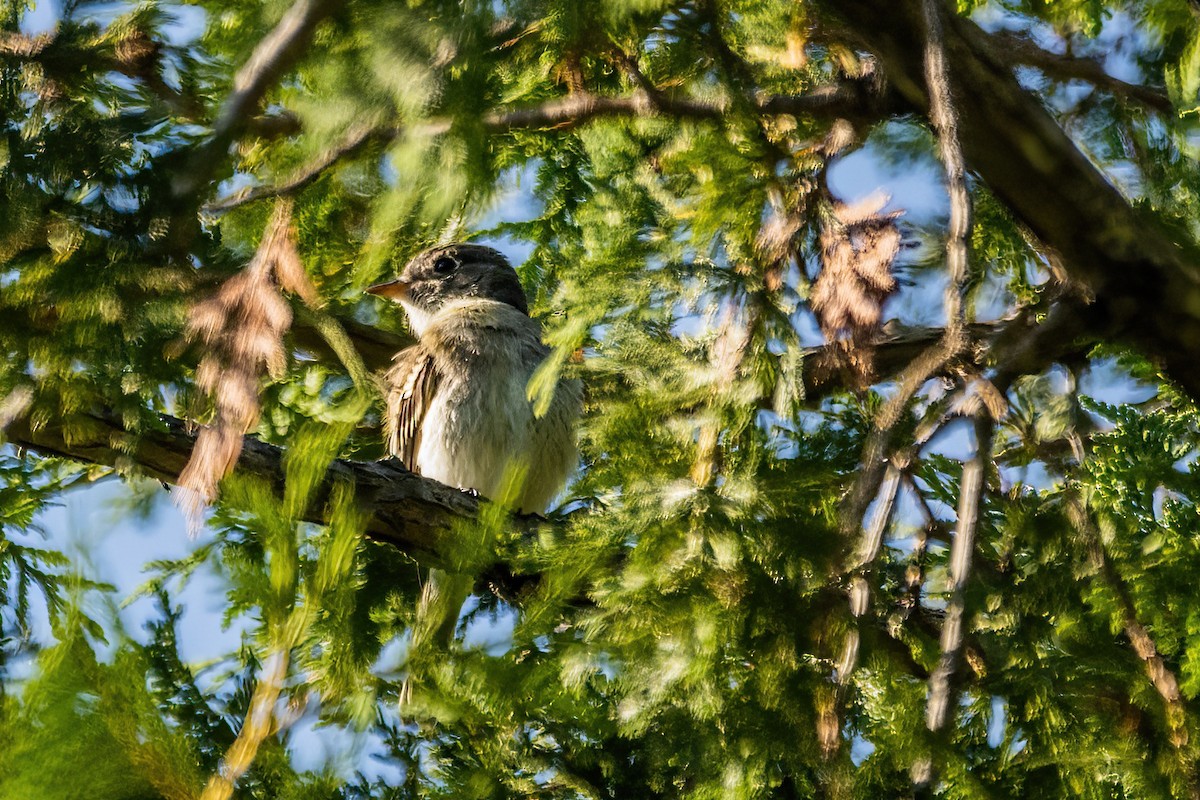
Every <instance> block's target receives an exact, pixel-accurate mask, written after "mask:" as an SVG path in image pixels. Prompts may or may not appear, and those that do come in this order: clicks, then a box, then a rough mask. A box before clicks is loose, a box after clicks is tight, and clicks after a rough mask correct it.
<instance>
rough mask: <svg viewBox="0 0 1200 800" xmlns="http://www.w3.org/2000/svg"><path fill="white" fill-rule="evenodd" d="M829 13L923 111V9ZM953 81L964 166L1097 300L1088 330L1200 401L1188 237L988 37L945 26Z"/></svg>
mask: <svg viewBox="0 0 1200 800" xmlns="http://www.w3.org/2000/svg"><path fill="white" fill-rule="evenodd" d="M823 5H824V6H825V7H826V8H827V10H828V11H829V13H830V14H831V15H834V16H837V17H840V18H841V19H842V20H843V21H844V22H845V23H846V25H847V27H848V28H850V29H852V30H853V31H854V32H855V34H856V35H857V36H858V37H860V39H861V40H862V41H863V43H864V44H865V45H866V46H867V47H869V49H870V50H872V51H873V52H874V53H875V54H876V55H877V56H878V57H879V58H880V60H881V62H882V64H883V67H884V71H885V73H886V74H887V77H888V80H889V81H890V82H891V84H892V86H893V87H894V88H895V89H896V91H897V92H899V93H900V94H901V95H902V96H903V97H904V98H905V100H907V101H908V102H909V103H911V104H912V106H913V107H915V108H917V109H920V110H922V111H925V110H927V109H928V107H929V98H928V94H927V92H926V89H925V82H924V79H923V64H922V60H921V53H922V49H923V48H922V43H923V25H922V22H921V4H920V3H919V2H913V1H912V0H909V1H908V2H901V3H896V2H891V1H890V0H838V2H826V3H823ZM944 37H945V45H946V62H947V74H948V76H949V78H950V83H951V90H952V92H953V94H954V97H955V100H956V102H957V106H958V111H959V117H960V125H959V136H960V139H961V141H962V146H963V151H964V155H965V156H966V160H967V166H968V167H969V168H970V169H971V170H973V171H974V172H975V173H977V174H978V175H979V176H980V177H981V178H982V179H983V180H984V181H985V182H986V183H987V185H988V187H989V188H990V189H991V190H992V191H993V192H994V193H995V194H996V195H997V196H998V197H999V198H1000V199H1001V200H1003V201H1004V202H1005V203H1006V204H1007V206H1008V207H1009V208H1010V209H1012V211H1013V212H1014V213H1015V214H1016V216H1017V217H1018V218H1019V219H1020V220H1021V221H1022V222H1023V223H1024V224H1025V225H1026V226H1028V228H1029V230H1030V231H1032V233H1033V234H1034V235H1035V236H1036V237H1037V238H1038V240H1040V242H1042V243H1043V244H1044V245H1046V246H1048V247H1049V248H1050V249H1052V250H1054V251H1055V252H1056V253H1057V254H1058V255H1059V256H1061V258H1062V264H1063V266H1064V268H1065V269H1066V270H1067V272H1068V274H1069V276H1070V277H1071V278H1072V279H1073V280H1075V281H1077V282H1078V283H1080V284H1081V285H1083V286H1085V287H1086V288H1087V290H1088V291H1089V292H1090V294H1091V295H1092V296H1093V297H1094V298H1095V302H1094V303H1093V304H1092V305H1091V307H1089V308H1088V310H1087V315H1088V318H1089V325H1091V326H1093V327H1094V328H1095V329H1096V330H1103V331H1104V332H1105V334H1106V335H1109V336H1112V337H1114V338H1116V339H1117V340H1121V341H1124V342H1125V343H1127V344H1132V345H1134V346H1135V347H1138V348H1139V349H1141V350H1142V351H1143V352H1144V353H1145V354H1146V355H1148V356H1150V357H1151V358H1154V359H1156V360H1157V361H1158V362H1159V363H1161V364H1162V365H1163V367H1164V368H1165V370H1166V372H1167V374H1168V375H1169V376H1170V377H1171V378H1173V379H1174V380H1175V381H1176V382H1178V383H1179V384H1180V385H1181V386H1182V387H1183V388H1184V389H1185V390H1186V391H1187V392H1188V393H1189V394H1190V395H1191V396H1192V397H1193V398H1200V369H1198V368H1197V360H1196V353H1197V352H1200V311H1197V309H1200V253H1198V252H1197V248H1196V245H1195V244H1194V243H1193V242H1191V241H1189V240H1187V239H1186V236H1183V235H1179V234H1177V233H1176V232H1174V231H1172V230H1169V229H1168V228H1167V227H1166V225H1165V224H1164V223H1163V222H1162V221H1161V220H1160V219H1158V218H1155V217H1153V216H1152V215H1150V214H1148V213H1143V212H1140V211H1138V210H1136V209H1135V208H1134V207H1133V206H1132V205H1130V203H1129V202H1128V201H1127V200H1126V199H1125V197H1123V196H1122V195H1121V193H1120V191H1118V190H1117V189H1116V187H1114V186H1113V185H1112V184H1111V183H1110V182H1109V181H1108V179H1107V178H1106V177H1105V176H1104V175H1103V174H1102V173H1101V172H1100V171H1099V170H1098V169H1097V168H1096V167H1095V165H1093V163H1092V162H1091V161H1090V160H1089V159H1088V158H1087V156H1085V155H1084V154H1083V153H1082V152H1080V150H1079V148H1078V147H1076V146H1075V144H1074V142H1072V141H1071V139H1070V137H1069V136H1068V135H1067V134H1066V133H1065V132H1064V131H1063V130H1062V128H1061V127H1060V126H1059V125H1058V123H1057V122H1056V121H1055V120H1054V118H1053V117H1052V116H1051V115H1050V113H1049V112H1048V111H1047V110H1046V109H1045V107H1044V106H1043V105H1042V103H1041V102H1040V101H1039V100H1038V98H1037V97H1036V96H1035V95H1033V94H1031V93H1030V92H1028V91H1026V90H1025V89H1023V88H1022V87H1021V85H1020V84H1019V83H1018V82H1017V79H1016V77H1015V76H1014V75H1013V72H1012V64H1011V62H1009V61H1007V60H1004V59H1001V58H999V57H998V56H997V55H996V53H995V52H994V50H995V48H994V47H992V45H991V43H990V40H989V38H988V35H987V34H985V33H984V32H983V31H982V30H980V29H979V27H978V26H977V25H976V24H975V23H973V22H971V21H970V20H967V19H963V18H961V17H958V16H956V15H949V16H948V17H947V19H946V21H945V31H944Z"/></svg>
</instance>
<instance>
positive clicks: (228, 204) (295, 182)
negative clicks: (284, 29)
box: [203, 82, 871, 214]
mask: <svg viewBox="0 0 1200 800" xmlns="http://www.w3.org/2000/svg"><path fill="white" fill-rule="evenodd" d="M753 103H754V105H755V106H756V107H757V109H758V111H759V113H761V114H764V115H778V114H796V115H816V114H819V115H833V116H851V117H864V116H867V115H869V114H870V113H871V112H870V110H869V105H870V99H869V96H868V94H867V89H866V88H865V87H863V86H860V85H857V84H854V83H852V82H843V83H838V84H830V85H828V86H822V87H819V88H817V89H814V90H812V91H811V92H807V93H805V94H802V95H787V96H782V95H780V96H773V97H766V98H759V99H755V100H754V101H753ZM729 111H730V106H729V103H728V102H726V101H723V100H715V101H711V100H699V99H695V98H690V97H674V96H671V95H668V94H665V93H662V92H658V91H654V92H651V91H647V90H646V89H639V90H637V91H635V92H633V93H631V94H629V95H625V96H622V97H605V96H601V95H596V94H591V93H590V92H575V93H573V94H571V95H569V96H567V97H563V98H559V99H556V100H549V101H547V102H545V103H539V104H538V105H534V106H529V107H527V108H516V109H510V110H507V111H491V112H488V113H486V114H484V115H483V118H482V120H481V122H482V124H483V128H484V129H485V130H487V131H489V132H492V133H503V132H506V131H513V130H524V129H538V128H552V129H555V130H559V131H563V130H570V129H573V128H576V127H579V126H580V125H583V124H586V123H587V122H590V121H591V120H593V119H596V118H598V117H651V116H671V117H678V118H680V119H694V120H719V119H721V118H723V117H724V116H725V115H727V114H728V113H729ZM453 125H454V120H453V119H452V118H450V117H434V118H431V119H428V120H426V121H424V122H419V123H414V124H412V125H406V126H396V125H380V126H376V127H361V128H355V129H354V130H352V131H350V132H349V133H348V134H347V135H346V137H345V138H344V139H343V140H342V141H341V142H340V143H338V144H337V145H335V146H333V147H331V148H330V149H329V150H327V151H325V152H324V153H322V154H321V155H320V156H319V157H318V158H317V159H315V160H314V161H313V162H312V163H310V164H308V165H306V166H304V167H303V168H301V169H300V170H298V171H297V172H296V173H295V174H293V175H292V176H291V177H290V178H288V179H287V180H285V181H283V182H282V183H278V184H272V185H269V186H259V187H255V188H253V189H249V190H243V191H241V192H239V193H237V194H233V195H229V196H227V197H223V198H220V199H218V200H215V201H213V202H212V203H209V204H208V205H206V206H205V207H204V209H203V211H204V212H205V213H208V214H220V213H223V212H225V211H229V210H230V209H232V208H237V207H238V206H241V205H245V204H246V203H252V202H254V201H256V200H262V199H265V198H269V197H279V196H281V195H289V194H294V193H296V192H298V191H300V190H301V189H303V188H305V187H306V186H308V185H310V184H311V183H312V182H313V181H315V180H316V179H317V178H318V177H320V176H321V174H322V173H323V172H324V171H325V170H327V169H329V168H330V167H331V166H333V165H334V164H336V163H337V162H338V161H340V160H341V159H343V158H345V157H347V156H351V155H354V154H355V153H357V152H359V151H360V150H361V149H362V147H363V146H365V145H366V144H368V143H370V142H372V141H382V142H388V141H391V140H393V139H396V138H397V137H399V136H400V135H401V134H402V133H403V134H407V135H409V136H413V137H430V138H432V137H436V136H442V135H445V134H446V133H448V132H449V131H450V130H451V128H452V127H453Z"/></svg>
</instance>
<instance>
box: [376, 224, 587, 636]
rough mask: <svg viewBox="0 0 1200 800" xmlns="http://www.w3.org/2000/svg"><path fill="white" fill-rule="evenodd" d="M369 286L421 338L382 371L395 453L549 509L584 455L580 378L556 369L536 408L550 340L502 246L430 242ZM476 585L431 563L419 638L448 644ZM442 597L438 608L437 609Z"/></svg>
mask: <svg viewBox="0 0 1200 800" xmlns="http://www.w3.org/2000/svg"><path fill="white" fill-rule="evenodd" d="M367 292H368V293H370V294H372V295H375V296H378V297H383V298H387V299H389V300H392V301H394V302H397V303H399V304H400V305H401V306H402V307H403V309H404V312H405V314H406V316H407V318H408V323H409V327H410V329H411V330H412V332H413V334H414V335H415V336H416V337H417V342H416V344H414V345H412V346H410V347H407V348H405V349H403V350H401V351H400V352H399V353H397V354H396V355H395V357H394V358H393V361H392V366H391V368H390V369H388V370H387V371H386V373H385V374H384V376H383V388H384V391H385V396H386V402H385V411H384V419H383V423H384V425H383V427H384V440H385V449H386V452H387V454H388V456H389V457H391V458H395V459H398V460H400V461H401V462H402V463H403V464H404V466H405V467H407V468H408V469H409V470H411V471H413V472H416V473H417V474H419V475H422V476H424V477H426V478H432V479H433V480H436V481H438V482H440V483H444V484H447V485H449V486H453V487H456V488H459V489H463V490H469V491H472V492H477V493H479V494H481V495H483V496H484V497H487V498H489V499H493V500H504V501H506V502H507V503H508V504H509V505H510V507H511V508H513V509H514V510H516V511H518V512H521V513H526V514H540V513H543V512H545V511H546V509H547V506H548V505H549V504H550V502H551V500H553V499H554V497H555V496H556V495H557V494H558V493H559V492H560V491H561V490H562V488H563V486H564V484H565V483H566V481H567V479H568V477H569V476H570V475H571V473H572V472H573V471H574V470H575V468H576V466H577V464H578V454H577V450H576V445H575V425H576V422H577V420H578V418H579V416H580V414H581V411H582V404H583V403H582V389H581V386H580V383H579V381H578V380H576V379H560V380H559V381H558V382H557V385H556V386H555V387H554V390H553V396H552V398H551V400H550V403H549V406H548V408H546V409H545V413H543V414H539V413H537V412H538V411H539V410H540V409H539V408H538V406H537V404H536V403H535V401H534V400H533V399H531V397H530V392H529V384H530V379H531V378H532V376H533V374H534V372H535V371H536V370H537V369H538V367H539V366H541V365H542V364H543V363H544V362H545V361H546V359H547V358H548V357H549V356H550V353H551V351H550V348H549V347H547V346H546V345H545V344H544V343H543V342H542V329H541V325H540V324H539V323H538V322H537V321H535V320H534V319H532V318H531V317H530V316H529V306H528V302H527V300H526V296H525V291H524V289H523V288H522V286H521V281H520V279H519V277H518V276H517V272H516V270H514V269H513V268H512V266H511V265H510V264H509V262H508V260H507V259H506V258H505V257H504V255H503V254H502V253H500V251H498V250H495V249H494V248H491V247H485V246H482V245H478V244H464V243H456V244H448V245H442V246H438V247H433V248H430V249H427V250H425V251H423V252H421V253H419V254H417V255H416V256H415V257H413V258H412V259H411V260H410V261H409V262H408V263H407V264H406V265H405V266H404V268H403V270H402V271H401V272H400V274H399V276H398V277H397V278H396V279H394V280H391V281H387V282H385V283H380V284H377V285H375V286H371V287H370V288H368V289H367ZM470 590H471V582H470V580H469V579H468V578H465V577H464V576H449V575H446V574H444V573H441V572H439V571H437V570H434V571H431V573H430V577H429V579H428V580H427V581H426V583H425V586H424V587H423V589H422V596H421V598H420V600H419V602H418V612H417V624H415V625H414V632H413V642H414V645H415V644H416V643H417V641H418V638H424V636H426V635H432V636H434V637H436V638H438V639H441V640H443V641H445V642H447V643H448V642H449V640H450V639H451V638H452V637H453V633H454V629H455V627H456V623H457V619H458V615H459V611H460V609H461V605H462V601H464V600H465V599H466V597H467V596H468V595H469V593H470ZM435 604H440V605H441V606H442V608H441V610H440V611H436V612H434V611H430V610H429V609H430V608H432V607H433V606H434V605H435ZM422 609H425V611H422ZM423 618H424V619H423ZM422 629H423V630H424V633H422Z"/></svg>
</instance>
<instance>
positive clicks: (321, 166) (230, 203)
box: [200, 125, 398, 215]
mask: <svg viewBox="0 0 1200 800" xmlns="http://www.w3.org/2000/svg"><path fill="white" fill-rule="evenodd" d="M397 134H398V131H396V130H394V129H386V128H381V127H379V126H375V125H370V126H359V127H355V128H352V129H351V130H350V132H349V133H347V134H346V136H345V138H343V139H342V140H341V141H340V142H338V143H337V144H336V145H334V146H333V147H331V148H329V149H328V150H326V151H325V152H324V153H322V154H321V155H320V156H319V157H318V158H317V159H316V160H314V161H312V162H311V163H309V164H306V165H305V166H304V168H303V169H300V170H298V171H297V172H295V173H294V174H293V175H292V176H291V177H290V178H288V179H287V180H285V181H283V182H282V183H276V184H271V185H269V186H256V187H254V188H251V189H244V190H242V191H240V192H238V193H236V194H232V195H227V196H226V197H222V198H219V199H217V200H214V201H213V202H211V203H208V204H207V205H205V206H203V207H202V208H201V209H200V212H201V213H202V214H209V215H217V214H223V213H225V212H226V211H229V210H231V209H234V208H237V207H238V206H243V205H246V204H247V203H253V202H254V201H256V200H263V199H265V198H269V197H286V196H289V195H293V194H295V193H297V192H299V191H300V190H302V189H304V188H305V187H307V186H309V185H311V184H312V183H313V182H314V181H316V180H317V178H319V177H321V174H322V173H323V172H324V171H325V170H327V169H329V168H330V167H331V166H333V165H334V164H336V163H337V162H338V161H340V160H342V159H343V158H345V157H347V156H350V155H353V154H355V153H357V152H358V151H359V150H361V149H362V148H363V147H365V146H366V145H367V144H369V143H370V142H371V141H372V140H374V139H392V138H395V136H396V135H397Z"/></svg>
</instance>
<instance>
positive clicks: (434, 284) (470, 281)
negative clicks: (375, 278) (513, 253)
mask: <svg viewBox="0 0 1200 800" xmlns="http://www.w3.org/2000/svg"><path fill="white" fill-rule="evenodd" d="M367 292H369V293H370V294H373V295H377V296H379V297H386V298H389V299H390V300H393V301H395V302H398V303H400V304H401V305H403V306H404V310H405V311H406V312H407V313H408V318H409V322H410V324H411V325H412V327H413V332H414V333H416V334H417V335H418V336H420V335H421V334H422V333H423V332H424V329H425V326H426V325H427V324H428V322H429V319H430V318H431V317H432V316H433V315H434V314H437V312H438V311H439V310H440V309H441V308H442V307H443V306H445V305H446V304H447V303H450V302H453V301H455V300H467V299H471V298H479V299H484V300H495V301H497V302H500V303H507V304H508V305H510V306H512V307H513V308H515V309H517V310H518V311H520V312H521V313H523V314H528V313H529V307H528V304H527V303H526V301H525V290H524V289H522V288H521V281H520V280H519V279H518V278H517V272H516V270H514V269H513V268H512V266H510V265H509V263H508V259H506V258H505V257H504V256H503V254H501V253H500V251H499V250H494V249H492V248H491V247H484V246H482V245H478V244H448V245H442V246H440V247H431V248H430V249H428V250H425V251H423V252H421V253H419V254H417V255H416V256H415V257H414V258H413V259H412V260H411V261H409V262H408V264H406V265H405V267H404V269H403V270H402V271H401V272H400V277H398V278H396V279H395V280H392V281H388V282H386V283H380V284H377V285H375V286H372V287H371V288H369V289H367Z"/></svg>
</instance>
